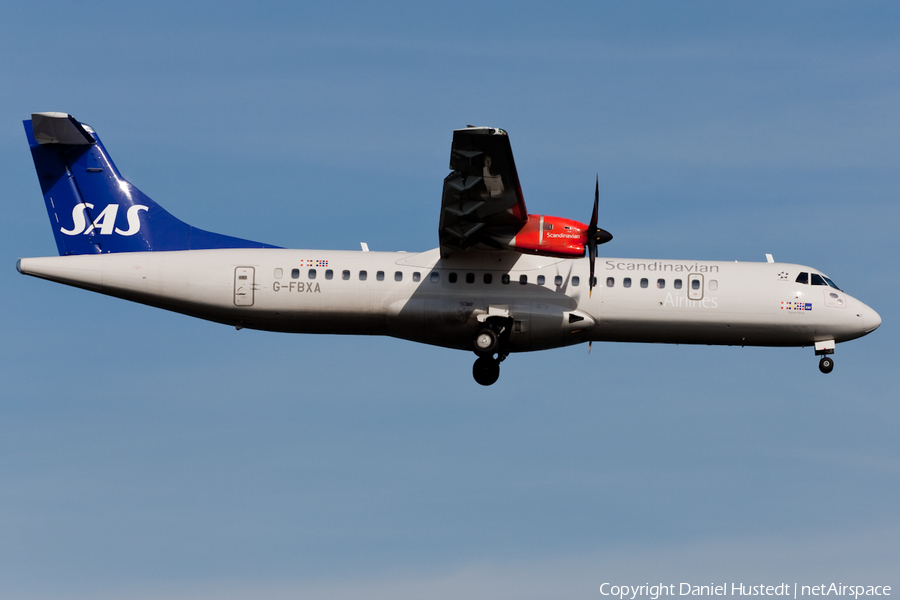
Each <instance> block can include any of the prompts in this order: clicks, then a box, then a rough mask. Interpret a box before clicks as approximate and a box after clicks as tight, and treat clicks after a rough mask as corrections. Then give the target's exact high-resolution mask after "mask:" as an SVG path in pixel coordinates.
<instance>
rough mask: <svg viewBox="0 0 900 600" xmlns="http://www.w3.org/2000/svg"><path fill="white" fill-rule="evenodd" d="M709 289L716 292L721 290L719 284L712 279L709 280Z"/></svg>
mask: <svg viewBox="0 0 900 600" xmlns="http://www.w3.org/2000/svg"><path fill="white" fill-rule="evenodd" d="M709 289H710V290H712V291H716V290H717V289H719V282H718V281H717V280H715V279H710V280H709Z"/></svg>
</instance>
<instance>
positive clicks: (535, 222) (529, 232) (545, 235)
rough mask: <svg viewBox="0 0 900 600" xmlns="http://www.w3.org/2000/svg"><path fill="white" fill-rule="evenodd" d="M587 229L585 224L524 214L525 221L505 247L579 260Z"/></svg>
mask: <svg viewBox="0 0 900 600" xmlns="http://www.w3.org/2000/svg"><path fill="white" fill-rule="evenodd" d="M587 230H588V226H587V225H585V224H584V223H579V222H578V221H572V220H571V219H562V218H560V217H547V216H544V215H528V221H527V222H526V223H525V225H524V226H523V227H522V229H520V230H519V232H518V233H516V235H515V236H513V238H512V239H511V240H510V241H509V245H510V246H511V247H512V248H515V249H516V250H518V251H519V252H527V253H529V254H539V255H541V256H553V257H557V258H580V257H582V256H584V246H585V244H586V243H587Z"/></svg>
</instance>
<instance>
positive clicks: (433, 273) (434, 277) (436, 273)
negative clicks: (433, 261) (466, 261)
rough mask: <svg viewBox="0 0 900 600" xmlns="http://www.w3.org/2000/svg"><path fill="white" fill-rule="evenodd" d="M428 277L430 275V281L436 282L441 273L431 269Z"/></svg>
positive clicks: (439, 278)
mask: <svg viewBox="0 0 900 600" xmlns="http://www.w3.org/2000/svg"><path fill="white" fill-rule="evenodd" d="M430 277H431V283H437V282H438V281H440V280H441V274H440V273H438V272H437V271H432V272H431V275H430Z"/></svg>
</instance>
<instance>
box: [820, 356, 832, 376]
mask: <svg viewBox="0 0 900 600" xmlns="http://www.w3.org/2000/svg"><path fill="white" fill-rule="evenodd" d="M833 369H834V361H833V360H831V359H830V358H828V357H827V356H823V357H822V360H820V361H819V370H820V371H822V372H823V373H831V371H832V370H833Z"/></svg>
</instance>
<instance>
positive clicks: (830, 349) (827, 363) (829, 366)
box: [816, 340, 834, 373]
mask: <svg viewBox="0 0 900 600" xmlns="http://www.w3.org/2000/svg"><path fill="white" fill-rule="evenodd" d="M831 354H834V340H825V341H824V342H816V356H821V357H822V360H820V361H819V370H820V371H822V372H823V373H831V371H832V370H833V369H834V359H833V358H831V356H830V355H831Z"/></svg>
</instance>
